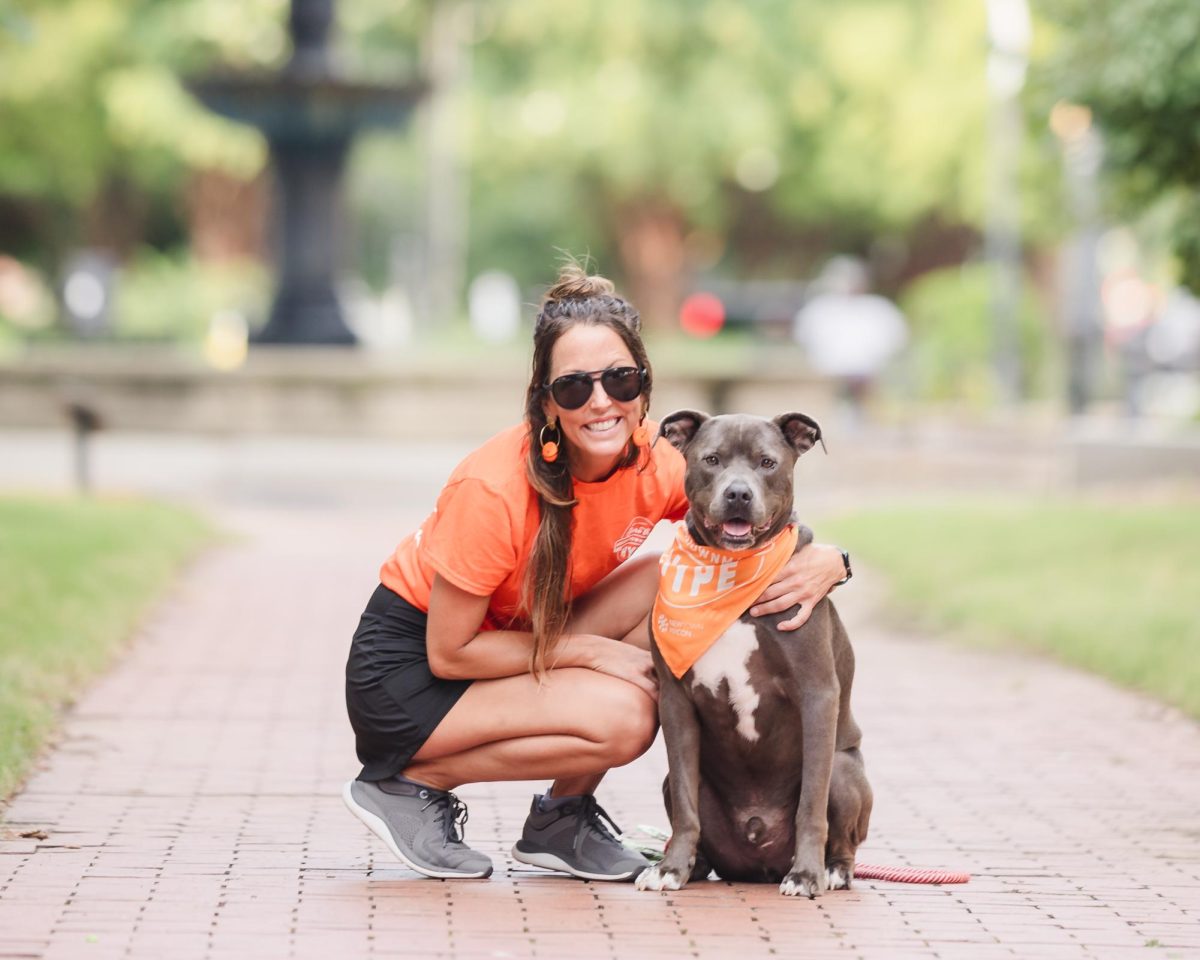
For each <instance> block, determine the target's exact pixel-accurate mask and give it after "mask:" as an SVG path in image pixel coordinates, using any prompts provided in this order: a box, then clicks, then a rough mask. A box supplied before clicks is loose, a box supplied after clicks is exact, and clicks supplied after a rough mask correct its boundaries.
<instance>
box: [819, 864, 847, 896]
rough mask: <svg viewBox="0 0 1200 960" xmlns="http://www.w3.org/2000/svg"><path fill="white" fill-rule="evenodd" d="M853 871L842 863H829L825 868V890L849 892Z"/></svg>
mask: <svg viewBox="0 0 1200 960" xmlns="http://www.w3.org/2000/svg"><path fill="white" fill-rule="evenodd" d="M852 876H853V869H852V868H850V867H847V866H846V865H845V864H844V863H831V864H829V865H828V866H827V867H826V868H825V889H826V890H849V889H850V879H851V877H852Z"/></svg>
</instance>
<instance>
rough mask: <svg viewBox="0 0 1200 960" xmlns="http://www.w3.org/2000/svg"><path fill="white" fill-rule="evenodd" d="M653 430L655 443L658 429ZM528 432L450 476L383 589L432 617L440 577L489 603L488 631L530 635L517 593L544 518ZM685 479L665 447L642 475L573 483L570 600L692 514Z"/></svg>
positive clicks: (393, 561) (482, 452) (392, 564)
mask: <svg viewBox="0 0 1200 960" xmlns="http://www.w3.org/2000/svg"><path fill="white" fill-rule="evenodd" d="M647 426H648V427H649V428H650V431H651V435H652V436H653V434H654V432H655V431H656V430H657V424H651V423H649V422H647ZM527 431H528V428H527V427H526V426H525V425H524V424H520V425H518V426H515V427H512V428H510V429H508V430H505V431H504V432H503V433H500V434H497V435H496V436H494V437H492V439H490V440H488V441H487V442H486V443H485V444H484V445H483V446H481V447H480V448H479V449H478V450H476V451H475V452H474V453H471V454H470V455H468V456H467V458H466V459H465V460H463V462H462V463H460V464H459V465H458V466H457V467H456V468H455V469H454V472H453V473H452V474H451V475H450V479H449V480H448V481H447V482H446V486H445V487H444V488H443V489H442V492H441V494H440V495H439V496H438V500H437V506H435V507H434V510H433V513H431V514H430V515H429V516H428V517H427V518H426V519H425V522H424V523H422V524H421V526H420V528H419V529H418V530H417V531H416V532H415V533H413V534H411V535H410V536H408V537H406V538H405V539H404V540H402V541H401V542H400V545H399V546H398V547H396V550H395V552H394V553H393V554H392V555H391V556H390V557H389V558H388V559H387V561H386V562H385V563H384V564H383V567H382V568H381V569H380V571H379V579H380V581H381V582H382V583H383V585H384V586H385V587H387V588H388V589H389V590H392V591H394V592H395V593H398V594H400V596H402V597H404V599H406V600H407V601H408V602H409V603H411V604H412V605H413V606H415V607H417V608H418V609H420V610H428V609H429V594H430V591H431V590H432V588H433V578H434V575H435V574H440V575H441V576H442V578H443V579H445V580H447V581H448V582H450V583H452V584H454V585H455V586H456V587H459V588H460V589H462V590H465V591H467V592H468V593H472V594H474V595H475V596H479V597H491V602H490V603H489V604H488V612H487V618H486V619H485V620H484V628H485V629H493V630H495V629H503V628H505V627H509V626H514V627H517V628H521V627H526V626H528V619H527V616H526V615H525V614H524V612H523V610H522V607H521V587H522V581H523V578H524V576H525V566H526V564H527V563H528V561H529V555H530V553H531V551H532V550H533V540H534V536H535V535H536V534H537V528H538V521H539V510H538V500H537V494H535V493H534V491H533V488H532V487H530V485H529V481H528V480H527V479H526V478H525V454H526V450H527V449H528V442H529V441H528V432H527ZM683 473H684V460H683V457H682V455H680V453H679V451H677V450H676V449H675V448H674V447H672V446H671V445H670V444H669V443H665V442H664V443H656V444H655V445H654V446H653V447H651V448H650V462H649V463H648V464H646V465H645V466H644V467H643V468H642V469H641V470H639V469H638V467H637V466H636V465H635V466H632V467H628V468H626V469H623V470H618V471H617V472H616V473H614V474H613V475H612V476H611V477H609V478H608V479H607V480H601V481H599V482H598V483H581V482H580V481H578V480H576V481H575V498H576V500H578V503H577V504H576V506H575V508H574V510H573V511H572V513H573V517H574V525H573V530H572V538H571V578H570V593H571V597H572V599H573V598H575V597H578V596H579V595H580V594H583V593H586V592H587V591H588V590H590V589H591V588H592V587H594V586H595V585H596V584H597V583H599V582H600V581H601V580H602V579H604V577H605V576H607V575H608V574H609V573H611V572H612V571H613V570H614V569H616V567H617V566H618V565H619V564H620V563H621V562H622V561H624V560H627V559H628V558H629V557H630V556H631V555H632V554H633V552H634V551H635V550H636V549H637V548H638V547H639V546H640V545H641V543H642V542H643V541H644V540H645V539H646V537H647V536H649V534H650V531H651V530H652V529H653V528H654V525H655V524H656V523H658V521H659V520H679V519H681V518H682V517H683V516H684V514H686V513H687V508H688V503H687V497H686V496H685V494H684V492H683Z"/></svg>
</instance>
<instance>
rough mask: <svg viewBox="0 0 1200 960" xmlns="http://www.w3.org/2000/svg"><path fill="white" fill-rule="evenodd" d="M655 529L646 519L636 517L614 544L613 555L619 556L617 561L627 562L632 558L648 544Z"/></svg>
mask: <svg viewBox="0 0 1200 960" xmlns="http://www.w3.org/2000/svg"><path fill="white" fill-rule="evenodd" d="M653 529H654V524H653V523H651V522H650V521H649V520H647V519H646V518H645V517H634V518H633V519H632V520H630V521H629V526H628V527H626V528H625V532H624V533H623V534H621V536H620V537H618V538H617V542H616V543H614V544H613V553H615V554H616V555H617V559H618V560H621V561H625V560H628V559H629V558H630V557H632V556H633V554H634V552H635V551H636V550H637V548H638V547H640V546H641V545H642V544H643V543H645V542H646V538H647V537H648V536H650V531H651V530H653Z"/></svg>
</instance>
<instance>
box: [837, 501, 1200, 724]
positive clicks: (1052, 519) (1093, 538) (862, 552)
mask: <svg viewBox="0 0 1200 960" xmlns="http://www.w3.org/2000/svg"><path fill="white" fill-rule="evenodd" d="M821 535H822V538H824V539H829V540H832V541H834V542H837V543H839V544H842V545H843V546H845V547H846V548H847V549H849V550H850V551H851V552H852V553H854V554H855V555H856V556H859V557H861V558H862V560H863V561H864V562H865V563H867V564H870V565H871V566H873V567H874V568H875V569H877V570H879V571H880V572H881V573H882V574H884V575H885V576H886V578H887V580H888V582H889V585H890V588H891V595H892V603H893V608H894V610H895V611H897V612H903V613H908V614H911V615H913V616H915V617H917V618H918V620H919V621H920V622H921V623H923V624H924V625H927V626H932V627H935V628H940V629H944V630H946V631H948V632H950V633H952V634H954V635H957V636H961V637H963V638H965V639H968V640H972V641H976V642H981V643H986V644H992V645H1013V646H1019V647H1021V648H1024V649H1028V650H1034V651H1037V652H1040V653H1047V654H1051V655H1054V656H1056V657H1058V658H1060V659H1062V660H1063V661H1065V662H1067V663H1071V664H1074V665H1076V666H1080V667H1083V668H1084V669H1087V670H1091V671H1093V672H1095V673H1098V674H1101V675H1103V676H1106V677H1108V678H1110V679H1112V680H1114V681H1116V682H1117V683H1120V684H1123V685H1125V686H1128V687H1132V688H1135V689H1138V690H1142V691H1144V692H1146V693H1149V694H1151V695H1153V696H1155V697H1158V698H1160V699H1162V700H1165V701H1167V702H1169V703H1172V704H1175V705H1176V706H1178V707H1181V708H1182V709H1183V710H1185V711H1187V712H1188V713H1189V714H1191V715H1192V716H1193V717H1197V718H1200V562H1198V561H1200V550H1198V546H1200V504H1196V503H1175V504H1169V505H1161V504H1153V505H1151V504H1136V505H1122V504H1107V503H1106V504H1099V503H1072V502H1044V501H1043V502H1036V503H994V502H990V503H955V504H950V505H945V506H941V507H927V506H920V507H917V506H910V507H897V508H888V509H878V510H870V511H864V512H862V513H856V514H853V515H845V516H841V517H836V518H832V519H830V520H829V521H827V522H825V523H822V524H821Z"/></svg>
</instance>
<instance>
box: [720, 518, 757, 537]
mask: <svg viewBox="0 0 1200 960" xmlns="http://www.w3.org/2000/svg"><path fill="white" fill-rule="evenodd" d="M721 530H722V531H724V533H725V536H727V537H744V536H746V534H748V533H749V532H750V524H749V523H747V522H746V521H745V520H726V521H725V522H724V523H723V524H721Z"/></svg>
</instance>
